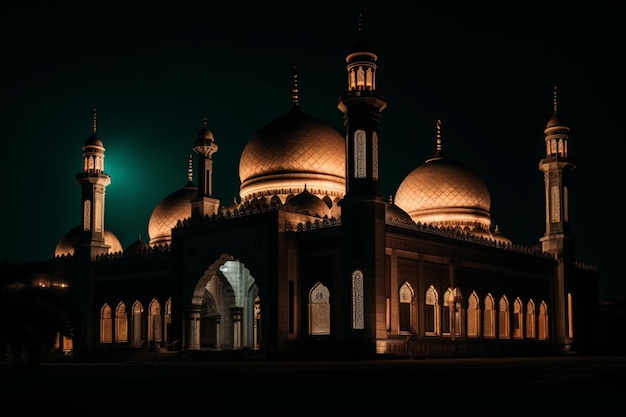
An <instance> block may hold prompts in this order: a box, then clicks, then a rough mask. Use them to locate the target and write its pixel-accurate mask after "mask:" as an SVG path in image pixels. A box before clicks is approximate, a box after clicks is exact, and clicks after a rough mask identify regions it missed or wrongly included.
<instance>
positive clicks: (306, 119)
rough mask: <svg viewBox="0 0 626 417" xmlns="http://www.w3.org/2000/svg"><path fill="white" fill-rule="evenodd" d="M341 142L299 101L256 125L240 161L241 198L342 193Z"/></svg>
mask: <svg viewBox="0 0 626 417" xmlns="http://www.w3.org/2000/svg"><path fill="white" fill-rule="evenodd" d="M345 153H346V151H345V141H344V139H343V136H341V134H340V133H339V132H338V131H337V130H336V129H335V128H333V127H332V126H330V125H329V124H327V123H325V122H323V121H321V120H319V119H316V118H315V117H313V116H310V115H308V114H306V113H304V112H303V111H302V110H300V108H299V107H298V106H293V107H292V109H291V110H290V111H289V112H288V113H286V114H285V115H283V116H281V117H279V118H278V119H275V120H273V121H271V122H269V123H268V124H266V125H265V126H263V127H262V128H261V129H259V130H258V131H257V133H256V134H255V135H254V136H253V137H252V139H250V141H249V142H248V143H247V144H246V146H245V148H244V149H243V152H242V154H241V159H240V160H239V179H240V180H241V187H240V190H239V194H240V196H241V198H242V200H249V199H252V198H255V197H260V196H274V195H278V196H280V198H281V200H282V201H283V203H284V202H285V201H286V198H287V196H289V195H293V194H297V193H299V192H301V191H302V190H304V188H305V186H306V188H307V190H309V192H311V193H312V194H315V195H317V196H319V197H324V196H326V195H328V196H332V197H335V196H343V194H344V193H345V181H346V172H345V171H346V167H345V164H346V162H345Z"/></svg>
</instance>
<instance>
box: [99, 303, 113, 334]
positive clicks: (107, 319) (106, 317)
mask: <svg viewBox="0 0 626 417" xmlns="http://www.w3.org/2000/svg"><path fill="white" fill-rule="evenodd" d="M112 342H113V318H112V311H111V306H109V305H108V304H104V305H103V306H102V308H101V309H100V343H112Z"/></svg>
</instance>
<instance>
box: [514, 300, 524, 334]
mask: <svg viewBox="0 0 626 417" xmlns="http://www.w3.org/2000/svg"><path fill="white" fill-rule="evenodd" d="M522 310H523V304H522V300H520V299H519V297H518V298H516V299H515V302H514V303H513V339H522V338H523V337H524V312H523V311H522Z"/></svg>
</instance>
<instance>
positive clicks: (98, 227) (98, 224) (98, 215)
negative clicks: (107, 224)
mask: <svg viewBox="0 0 626 417" xmlns="http://www.w3.org/2000/svg"><path fill="white" fill-rule="evenodd" d="M94 216H95V219H94V225H93V226H94V230H95V231H96V232H101V231H102V200H100V199H97V200H96V210H95V212H94Z"/></svg>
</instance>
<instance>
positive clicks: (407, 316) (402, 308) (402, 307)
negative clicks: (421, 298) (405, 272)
mask: <svg viewBox="0 0 626 417" xmlns="http://www.w3.org/2000/svg"><path fill="white" fill-rule="evenodd" d="M398 296H399V297H398V298H399V300H400V303H399V311H398V317H399V320H398V321H399V323H398V324H399V331H400V333H408V332H417V329H415V327H416V326H415V323H416V322H417V318H416V317H414V316H415V314H414V311H415V291H414V290H413V287H412V286H411V284H410V283H408V282H406V281H405V282H404V284H402V285H401V286H400V289H399V290H398Z"/></svg>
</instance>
